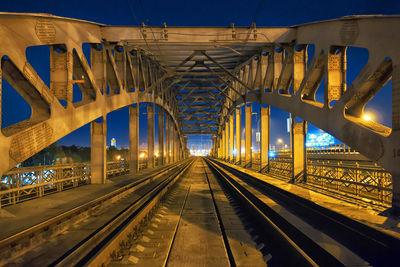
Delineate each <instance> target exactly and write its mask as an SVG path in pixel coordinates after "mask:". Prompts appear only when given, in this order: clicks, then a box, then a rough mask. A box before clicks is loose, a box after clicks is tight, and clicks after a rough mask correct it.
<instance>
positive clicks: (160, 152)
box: [158, 107, 165, 165]
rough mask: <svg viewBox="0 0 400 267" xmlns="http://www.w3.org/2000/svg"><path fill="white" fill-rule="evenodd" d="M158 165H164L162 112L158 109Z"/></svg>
mask: <svg viewBox="0 0 400 267" xmlns="http://www.w3.org/2000/svg"><path fill="white" fill-rule="evenodd" d="M158 164H159V165H164V164H165V156H164V110H163V109H162V108H161V107H158Z"/></svg>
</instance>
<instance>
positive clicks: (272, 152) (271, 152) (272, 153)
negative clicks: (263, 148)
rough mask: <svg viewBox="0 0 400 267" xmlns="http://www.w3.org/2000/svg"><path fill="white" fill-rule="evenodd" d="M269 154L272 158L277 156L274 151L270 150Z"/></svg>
mask: <svg viewBox="0 0 400 267" xmlns="http://www.w3.org/2000/svg"><path fill="white" fill-rule="evenodd" d="M268 156H269V157H270V158H275V157H276V153H275V152H274V151H269V152H268Z"/></svg>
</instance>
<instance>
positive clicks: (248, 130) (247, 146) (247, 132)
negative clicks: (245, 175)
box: [245, 104, 252, 167]
mask: <svg viewBox="0 0 400 267" xmlns="http://www.w3.org/2000/svg"><path fill="white" fill-rule="evenodd" d="M251 113H252V108H251V104H249V105H246V107H245V138H246V141H245V159H246V160H245V167H251V154H252V151H251V142H252V141H251V128H252V127H251Z"/></svg>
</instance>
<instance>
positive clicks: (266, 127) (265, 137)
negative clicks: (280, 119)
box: [260, 104, 270, 171]
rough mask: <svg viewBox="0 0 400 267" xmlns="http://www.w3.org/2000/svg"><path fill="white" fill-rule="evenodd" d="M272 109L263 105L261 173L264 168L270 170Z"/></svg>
mask: <svg viewBox="0 0 400 267" xmlns="http://www.w3.org/2000/svg"><path fill="white" fill-rule="evenodd" d="M269 119H270V109H269V106H267V107H264V106H263V104H261V151H260V171H261V170H262V169H264V168H267V169H268V170H269V159H268V152H269V133H270V124H269Z"/></svg>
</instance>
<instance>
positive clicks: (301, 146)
mask: <svg viewBox="0 0 400 267" xmlns="http://www.w3.org/2000/svg"><path fill="white" fill-rule="evenodd" d="M306 136H307V122H306V121H303V122H300V123H298V122H295V118H294V117H293V118H292V146H293V147H292V158H293V177H292V182H296V181H306V179H307V177H306V167H307V155H306Z"/></svg>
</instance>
